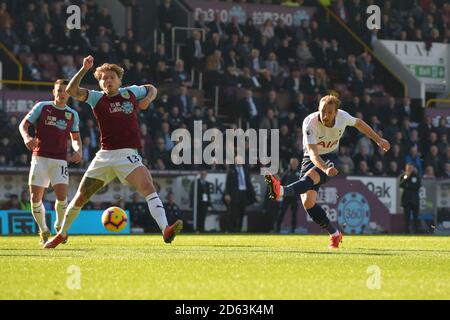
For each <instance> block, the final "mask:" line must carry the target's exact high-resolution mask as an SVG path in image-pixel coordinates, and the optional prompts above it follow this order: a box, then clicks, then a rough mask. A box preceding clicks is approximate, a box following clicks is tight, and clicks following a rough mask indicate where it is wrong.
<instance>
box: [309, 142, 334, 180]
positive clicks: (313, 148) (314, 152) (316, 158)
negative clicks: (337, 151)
mask: <svg viewBox="0 0 450 320" xmlns="http://www.w3.org/2000/svg"><path fill="white" fill-rule="evenodd" d="M306 149H307V150H308V154H309V158H310V159H311V162H312V163H314V165H315V166H316V167H317V168H319V169H320V170H322V171H323V172H325V174H326V175H327V176H329V177H334V176H336V175H337V174H338V173H339V171H338V170H337V169H336V168H335V167H328V166H327V164H326V163H325V161H323V159H322V157H321V156H320V155H319V150H318V148H317V145H316V144H307V145H306Z"/></svg>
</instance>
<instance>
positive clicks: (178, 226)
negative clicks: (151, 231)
mask: <svg viewBox="0 0 450 320" xmlns="http://www.w3.org/2000/svg"><path fill="white" fill-rule="evenodd" d="M126 180H127V181H128V183H129V184H130V185H131V186H133V187H134V188H136V190H137V191H138V192H139V193H140V194H141V195H142V196H143V197H145V200H146V201H147V205H148V208H149V209H150V213H151V215H152V217H153V219H155V220H156V222H157V223H158V226H159V228H160V229H161V232H162V234H163V238H164V242H166V243H171V242H172V241H173V239H174V238H175V236H176V234H177V233H179V232H180V231H181V230H182V229H183V221H182V220H177V221H175V223H174V224H172V225H170V226H169V225H168V223H167V217H166V211H165V210H164V206H163V204H162V202H161V199H160V198H159V196H158V194H157V193H156V189H155V186H154V185H153V179H152V175H151V174H150V171H148V169H147V168H146V167H144V166H140V167H138V168H136V169H134V170H133V171H132V172H131V173H130V174H129V175H128V176H127V177H126Z"/></svg>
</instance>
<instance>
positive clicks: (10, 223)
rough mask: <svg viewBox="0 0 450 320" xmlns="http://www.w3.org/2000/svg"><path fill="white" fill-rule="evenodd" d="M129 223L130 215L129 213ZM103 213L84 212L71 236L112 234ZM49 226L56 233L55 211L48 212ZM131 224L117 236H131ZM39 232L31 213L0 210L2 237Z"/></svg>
mask: <svg viewBox="0 0 450 320" xmlns="http://www.w3.org/2000/svg"><path fill="white" fill-rule="evenodd" d="M126 212H127V215H128V221H130V213H129V212H128V211H126ZM102 213H103V211H99V210H83V211H81V212H80V215H79V216H78V218H77V219H76V220H75V222H74V223H73V225H72V227H71V228H70V234H111V233H112V232H109V231H108V230H106V229H105V228H104V227H103V224H102ZM46 220H47V226H48V227H51V231H52V233H54V232H55V231H54V229H53V224H54V223H55V220H56V213H55V211H53V210H52V211H50V210H49V211H47V212H46ZM130 230H131V229H130V224H129V223H128V224H127V225H126V227H125V228H124V229H123V230H122V231H120V232H114V233H117V234H130ZM38 231H39V229H38V227H37V225H36V223H35V221H34V219H33V216H32V215H31V212H30V211H22V210H0V235H23V234H37V233H38Z"/></svg>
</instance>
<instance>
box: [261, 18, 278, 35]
mask: <svg viewBox="0 0 450 320" xmlns="http://www.w3.org/2000/svg"><path fill="white" fill-rule="evenodd" d="M261 35H262V36H264V37H266V38H267V39H269V40H270V39H272V38H273V37H274V36H275V29H274V27H273V22H272V20H270V19H267V20H266V21H264V23H263V25H262V27H261Z"/></svg>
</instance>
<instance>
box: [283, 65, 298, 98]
mask: <svg viewBox="0 0 450 320" xmlns="http://www.w3.org/2000/svg"><path fill="white" fill-rule="evenodd" d="M300 85H301V80H300V71H299V70H298V69H294V70H292V72H291V76H290V77H289V78H287V79H286V81H285V82H284V85H283V86H284V88H285V89H286V90H289V91H291V92H293V93H295V92H298V91H300Z"/></svg>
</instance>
